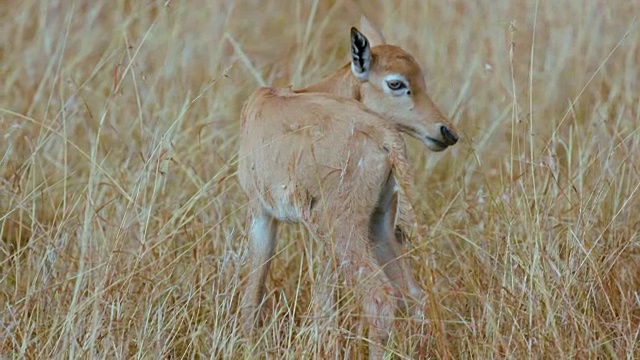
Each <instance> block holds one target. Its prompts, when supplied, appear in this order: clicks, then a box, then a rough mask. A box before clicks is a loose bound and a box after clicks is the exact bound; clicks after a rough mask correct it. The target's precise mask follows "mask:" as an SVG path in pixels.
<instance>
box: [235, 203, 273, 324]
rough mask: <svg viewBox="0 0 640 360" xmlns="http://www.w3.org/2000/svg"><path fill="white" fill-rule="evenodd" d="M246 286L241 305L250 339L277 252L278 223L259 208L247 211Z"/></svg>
mask: <svg viewBox="0 0 640 360" xmlns="http://www.w3.org/2000/svg"><path fill="white" fill-rule="evenodd" d="M250 214H252V215H251V217H252V220H251V228H250V230H249V254H248V261H247V268H249V275H248V283H247V287H246V289H245V293H244V296H243V298H242V303H241V312H242V329H243V331H244V333H245V335H246V336H250V335H251V332H252V329H253V328H254V326H256V323H257V322H258V319H259V314H260V310H261V307H262V306H261V303H262V300H263V297H264V290H265V281H266V280H267V275H268V274H269V266H270V265H271V259H272V258H273V255H274V253H275V249H276V233H277V229H278V222H277V220H276V219H275V218H274V217H272V216H271V215H270V214H269V213H268V212H267V211H266V210H265V209H263V208H262V207H261V206H260V207H258V209H254V210H250Z"/></svg>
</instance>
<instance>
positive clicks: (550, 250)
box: [0, 0, 640, 359]
mask: <svg viewBox="0 0 640 360" xmlns="http://www.w3.org/2000/svg"><path fill="white" fill-rule="evenodd" d="M0 6H1V8H2V11H0V13H1V14H2V15H0V34H1V35H0V79H2V80H1V82H0V84H1V86H2V88H1V89H2V90H1V91H2V92H1V96H0V128H1V131H2V140H1V141H0V148H1V150H2V153H1V154H0V155H1V156H0V159H1V160H0V171H1V173H0V175H1V183H0V186H1V189H0V216H1V222H0V233H1V234H2V237H1V241H0V358H2V359H5V358H6V359H12V358H27V359H48V358H108V359H129V358H144V359H158V358H171V359H176V358H189V359H191V358H214V359H221V358H225V359H226V358H233V359H236V358H250V359H253V358H270V359H280V358H286V359H300V358H349V359H352V358H362V357H364V356H365V355H366V351H367V344H368V342H367V341H368V339H367V329H366V327H365V326H363V323H364V321H362V319H359V318H358V312H359V310H358V306H357V304H356V303H355V302H354V301H352V298H349V297H346V298H345V300H344V301H343V302H342V303H341V308H340V311H339V318H338V320H339V321H338V322H337V326H334V327H327V326H323V323H322V322H321V321H320V320H319V319H314V318H313V312H312V311H311V310H310V307H311V303H312V301H311V298H310V285H311V284H313V282H314V281H316V279H317V277H318V274H319V272H320V271H321V270H322V266H323V264H324V263H325V262H326V259H322V258H318V257H317V256H315V253H314V248H315V245H314V244H313V242H312V241H311V240H310V239H309V236H308V234H307V233H306V231H304V230H303V227H302V226H286V227H282V228H281V231H280V233H279V239H280V240H279V246H278V252H277V256H276V258H275V260H274V263H273V266H272V272H271V275H270V277H269V279H268V284H267V286H268V291H269V292H268V299H269V305H268V307H267V314H266V318H265V324H264V325H263V327H262V332H261V335H260V336H259V337H258V339H257V341H254V342H250V341H249V340H248V339H246V338H245V337H244V336H243V334H242V331H240V328H239V326H238V325H239V324H238V316H237V315H238V314H237V312H236V307H237V303H238V298H239V296H241V295H242V287H243V279H244V276H245V275H246V273H247V271H249V269H246V268H244V267H243V266H242V264H243V262H244V261H245V259H246V245H247V235H246V227H245V211H244V210H245V205H246V203H247V199H246V197H245V196H244V194H243V193H242V191H241V190H240V188H239V186H238V182H237V179H236V177H235V169H236V161H237V158H236V156H235V155H236V152H237V147H238V134H239V128H240V124H239V110H240V107H241V105H242V103H243V101H244V100H245V99H246V97H247V96H248V95H249V94H250V93H251V92H252V91H253V90H255V88H256V87H257V86H258V85H259V84H260V83H261V82H264V83H266V84H273V85H287V84H293V85H294V86H295V87H303V86H305V85H308V84H310V83H312V82H314V81H316V80H318V79H320V78H321V77H323V76H325V75H327V74H329V73H330V72H332V71H334V70H336V69H337V68H338V67H340V66H342V65H343V64H345V63H346V62H347V61H349V55H348V51H349V28H350V26H352V25H357V22H358V19H359V17H360V11H363V12H364V13H365V14H366V15H367V16H368V17H369V18H370V19H371V20H372V21H373V22H374V23H375V24H377V25H379V27H380V28H381V29H382V31H383V33H384V34H385V36H386V38H387V40H388V41H389V42H390V43H393V44H397V45H401V46H402V47H404V48H405V49H407V50H408V51H410V52H411V53H413V54H414V56H415V57H416V58H417V59H418V61H419V62H420V64H421V65H422V66H423V68H424V69H425V72H426V76H427V85H428V87H429V91H430V93H431V95H432V98H433V99H434V101H435V102H436V103H437V104H438V105H439V107H440V108H441V109H442V110H443V112H444V113H445V114H447V115H449V116H450V117H451V119H452V121H453V123H454V124H455V125H456V127H457V129H458V131H459V134H460V135H461V141H460V143H459V144H458V145H456V146H454V147H452V148H451V149H449V150H447V151H445V152H443V153H432V152H429V150H427V149H426V147H425V146H424V145H423V144H421V143H419V142H417V141H416V140H414V139H411V138H408V137H407V144H408V146H409V153H410V158H411V162H412V164H414V166H415V170H414V172H415V183H414V184H415V185H414V194H415V195H414V197H415V198H416V203H415V204H414V205H415V207H416V208H417V211H418V215H419V221H420V224H421V225H422V226H424V227H425V230H426V232H427V234H428V235H429V237H428V239H426V240H425V241H424V242H420V241H418V240H417V239H415V238H413V239H411V241H410V242H409V250H410V259H411V264H412V267H413V271H414V274H415V276H416V278H417V279H418V281H419V283H420V284H421V286H422V287H423V289H424V290H425V291H426V293H427V294H428V295H429V298H428V301H427V304H426V305H425V306H426V311H425V317H424V319H419V318H413V319H406V318H402V315H399V319H398V321H396V327H395V330H394V333H393V336H392V338H391V340H390V342H389V344H387V347H388V349H389V354H391V355H394V354H395V356H397V357H398V358H451V359H464V358H474V359H475V358H478V359H484V358H510V359H525V358H534V359H569V358H578V359H587V358H599V359H615V358H621V359H625V358H626V359H630V358H634V357H640V237H639V235H638V232H639V230H640V210H639V206H640V193H639V192H638V187H639V186H640V156H639V154H640V133H639V130H638V129H639V126H640V24H639V23H640V19H637V18H636V16H637V15H639V14H640V2H636V1H625V0H615V1H604V0H584V1H549V0H547V1H539V2H536V1H507V0H483V1H463V0H456V1H438V2H436V1H420V0H411V1H410V0H403V1H383V0H374V1H359V2H358V1H356V2H354V3H350V2H347V1H333V0H330V1H312V0H304V1H303V0H300V1H284V0H283V1H280V0H244V1H231V0H228V1H218V0H210V1H201V0H191V1H188V2H187V1H177V0H166V1H153V0H147V1H127V0H95V1H92V2H88V1H72V0H58V1H57V0H50V1H37V0H21V1H9V0H3V1H1V2H0ZM277 170H278V169H274V171H277ZM427 283H429V284H431V285H432V286H428V287H427V285H426V284H427ZM345 290H348V289H345ZM344 293H349V292H348V291H345V292H344ZM336 351H337V352H336Z"/></svg>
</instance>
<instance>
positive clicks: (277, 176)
mask: <svg viewBox="0 0 640 360" xmlns="http://www.w3.org/2000/svg"><path fill="white" fill-rule="evenodd" d="M378 35H379V34H378ZM374 36H375V34H374ZM379 38H382V37H381V35H380V36H379ZM371 54H372V56H371V63H370V64H371V68H370V74H369V75H368V76H369V80H368V81H361V80H358V79H356V77H355V76H354V75H353V74H352V72H351V71H350V67H349V66H345V67H343V68H342V69H340V70H338V71H337V72H336V73H335V74H333V75H331V76H329V77H327V78H326V79H324V80H322V81H320V82H319V83H318V84H315V85H313V86H310V87H308V88H306V89H302V90H299V91H293V90H292V89H291V88H290V87H289V88H279V89H274V88H260V89H258V90H256V91H255V92H254V93H253V94H252V95H251V96H250V97H249V99H248V100H247V101H246V103H245V104H244V106H243V108H242V113H241V121H242V134H241V145H240V152H239V163H238V177H239V180H240V185H241V187H242V188H243V190H244V191H245V193H246V194H247V196H248V198H249V220H250V223H251V225H250V242H249V247H250V248H249V264H248V266H249V268H250V269H251V273H250V274H249V279H248V281H249V283H248V285H247V289H246V293H245V296H244V298H243V301H242V312H243V329H244V330H245V332H247V333H250V332H251V329H252V328H253V327H254V324H255V322H256V320H257V315H258V310H259V305H260V303H261V301H262V298H263V294H264V283H265V280H266V276H267V274H268V271H269V265H270V262H271V258H272V257H273V255H274V252H275V242H276V231H277V226H278V223H279V222H289V223H296V222H301V223H303V224H304V225H305V226H306V227H307V229H308V230H309V231H310V232H311V233H312V234H313V235H314V237H315V238H317V239H318V240H320V241H323V242H325V243H326V244H332V245H333V249H334V250H335V255H336V256H337V264H338V265H339V268H340V270H341V271H342V272H343V273H344V274H345V276H346V278H347V279H350V280H351V281H352V285H353V286H354V287H356V285H357V289H358V291H356V294H357V295H358V297H359V298H360V301H361V303H362V306H363V311H364V313H365V317H366V318H367V319H368V321H369V325H370V335H371V337H372V339H373V340H374V342H377V343H378V344H380V343H381V344H384V343H385V341H386V339H387V337H388V335H389V333H390V331H391V327H392V319H393V317H394V311H395V302H396V299H397V298H399V297H402V296H410V297H414V298H421V297H422V292H421V290H420V289H419V288H418V286H417V285H416V284H415V280H414V279H413V276H412V275H411V271H410V269H409V267H408V263H407V262H406V261H403V260H402V257H401V256H402V253H401V244H400V242H399V239H396V235H395V223H396V212H397V207H398V193H397V192H396V182H397V183H398V185H399V186H400V188H401V190H402V194H403V195H404V196H409V195H410V191H409V187H410V184H411V179H412V174H411V168H410V166H409V163H408V161H407V158H406V149H405V143H404V140H403V138H402V136H401V134H400V132H399V130H402V131H404V132H407V133H409V134H411V135H413V136H416V137H420V138H422V139H423V140H424V137H425V136H426V137H430V138H435V139H438V140H439V141H445V140H443V139H442V135H440V134H441V130H440V127H442V126H447V128H448V129H450V131H451V132H452V133H454V134H455V132H454V130H453V128H452V127H451V125H450V124H448V121H447V120H446V118H444V116H442V114H441V113H440V112H439V111H438V109H437V108H436V107H435V105H434V104H433V102H432V101H431V99H430V98H429V96H428V95H427V93H426V86H425V84H424V79H423V77H422V71H421V70H420V67H419V65H418V64H417V62H416V61H415V60H414V59H413V57H412V56H411V55H409V54H408V53H406V52H404V51H403V50H402V49H400V48H399V47H396V46H391V45H379V46H376V47H374V48H372V49H371ZM388 74H398V75H401V76H403V77H404V78H405V79H406V80H408V81H409V83H410V84H411V96H408V95H407V96H392V95H390V94H388V93H385V91H384V90H383V89H382V87H381V86H383V84H384V80H383V78H384V76H386V75H388ZM445 124H446V125H445ZM425 143H426V144H427V145H428V146H430V147H431V148H432V149H433V150H435V151H440V150H443V149H444V148H445V147H446V146H447V145H452V144H451V143H449V144H446V145H444V146H439V145H437V144H436V145H434V143H433V142H430V141H425ZM454 143H455V141H454ZM406 203H407V204H411V201H407V202H406ZM411 213H413V212H411ZM398 259H400V261H397V260H398ZM381 270H382V271H381ZM401 305H403V302H401ZM370 355H371V357H373V358H381V357H382V355H383V351H381V350H380V348H379V347H377V346H376V345H375V344H374V343H372V346H371V347H370Z"/></svg>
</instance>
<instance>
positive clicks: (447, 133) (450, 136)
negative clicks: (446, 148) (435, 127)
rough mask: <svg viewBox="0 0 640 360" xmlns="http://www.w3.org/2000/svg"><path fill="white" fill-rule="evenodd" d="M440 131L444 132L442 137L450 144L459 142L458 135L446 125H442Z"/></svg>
mask: <svg viewBox="0 0 640 360" xmlns="http://www.w3.org/2000/svg"><path fill="white" fill-rule="evenodd" d="M440 133H441V134H442V138H443V139H444V140H445V141H446V142H447V143H448V144H449V145H453V144H455V143H457V142H458V136H457V135H456V134H454V133H452V132H451V130H449V128H447V127H446V126H444V125H442V126H441V127H440Z"/></svg>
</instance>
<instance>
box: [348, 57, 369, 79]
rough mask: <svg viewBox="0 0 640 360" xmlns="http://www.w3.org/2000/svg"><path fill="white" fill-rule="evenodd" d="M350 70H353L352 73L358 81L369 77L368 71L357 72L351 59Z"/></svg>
mask: <svg viewBox="0 0 640 360" xmlns="http://www.w3.org/2000/svg"><path fill="white" fill-rule="evenodd" d="M351 72H353V75H355V77H356V78H357V79H358V80H360V81H365V80H367V79H368V78H369V71H366V70H365V71H364V72H359V71H358V69H357V68H356V65H355V64H354V63H353V61H352V62H351Z"/></svg>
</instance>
